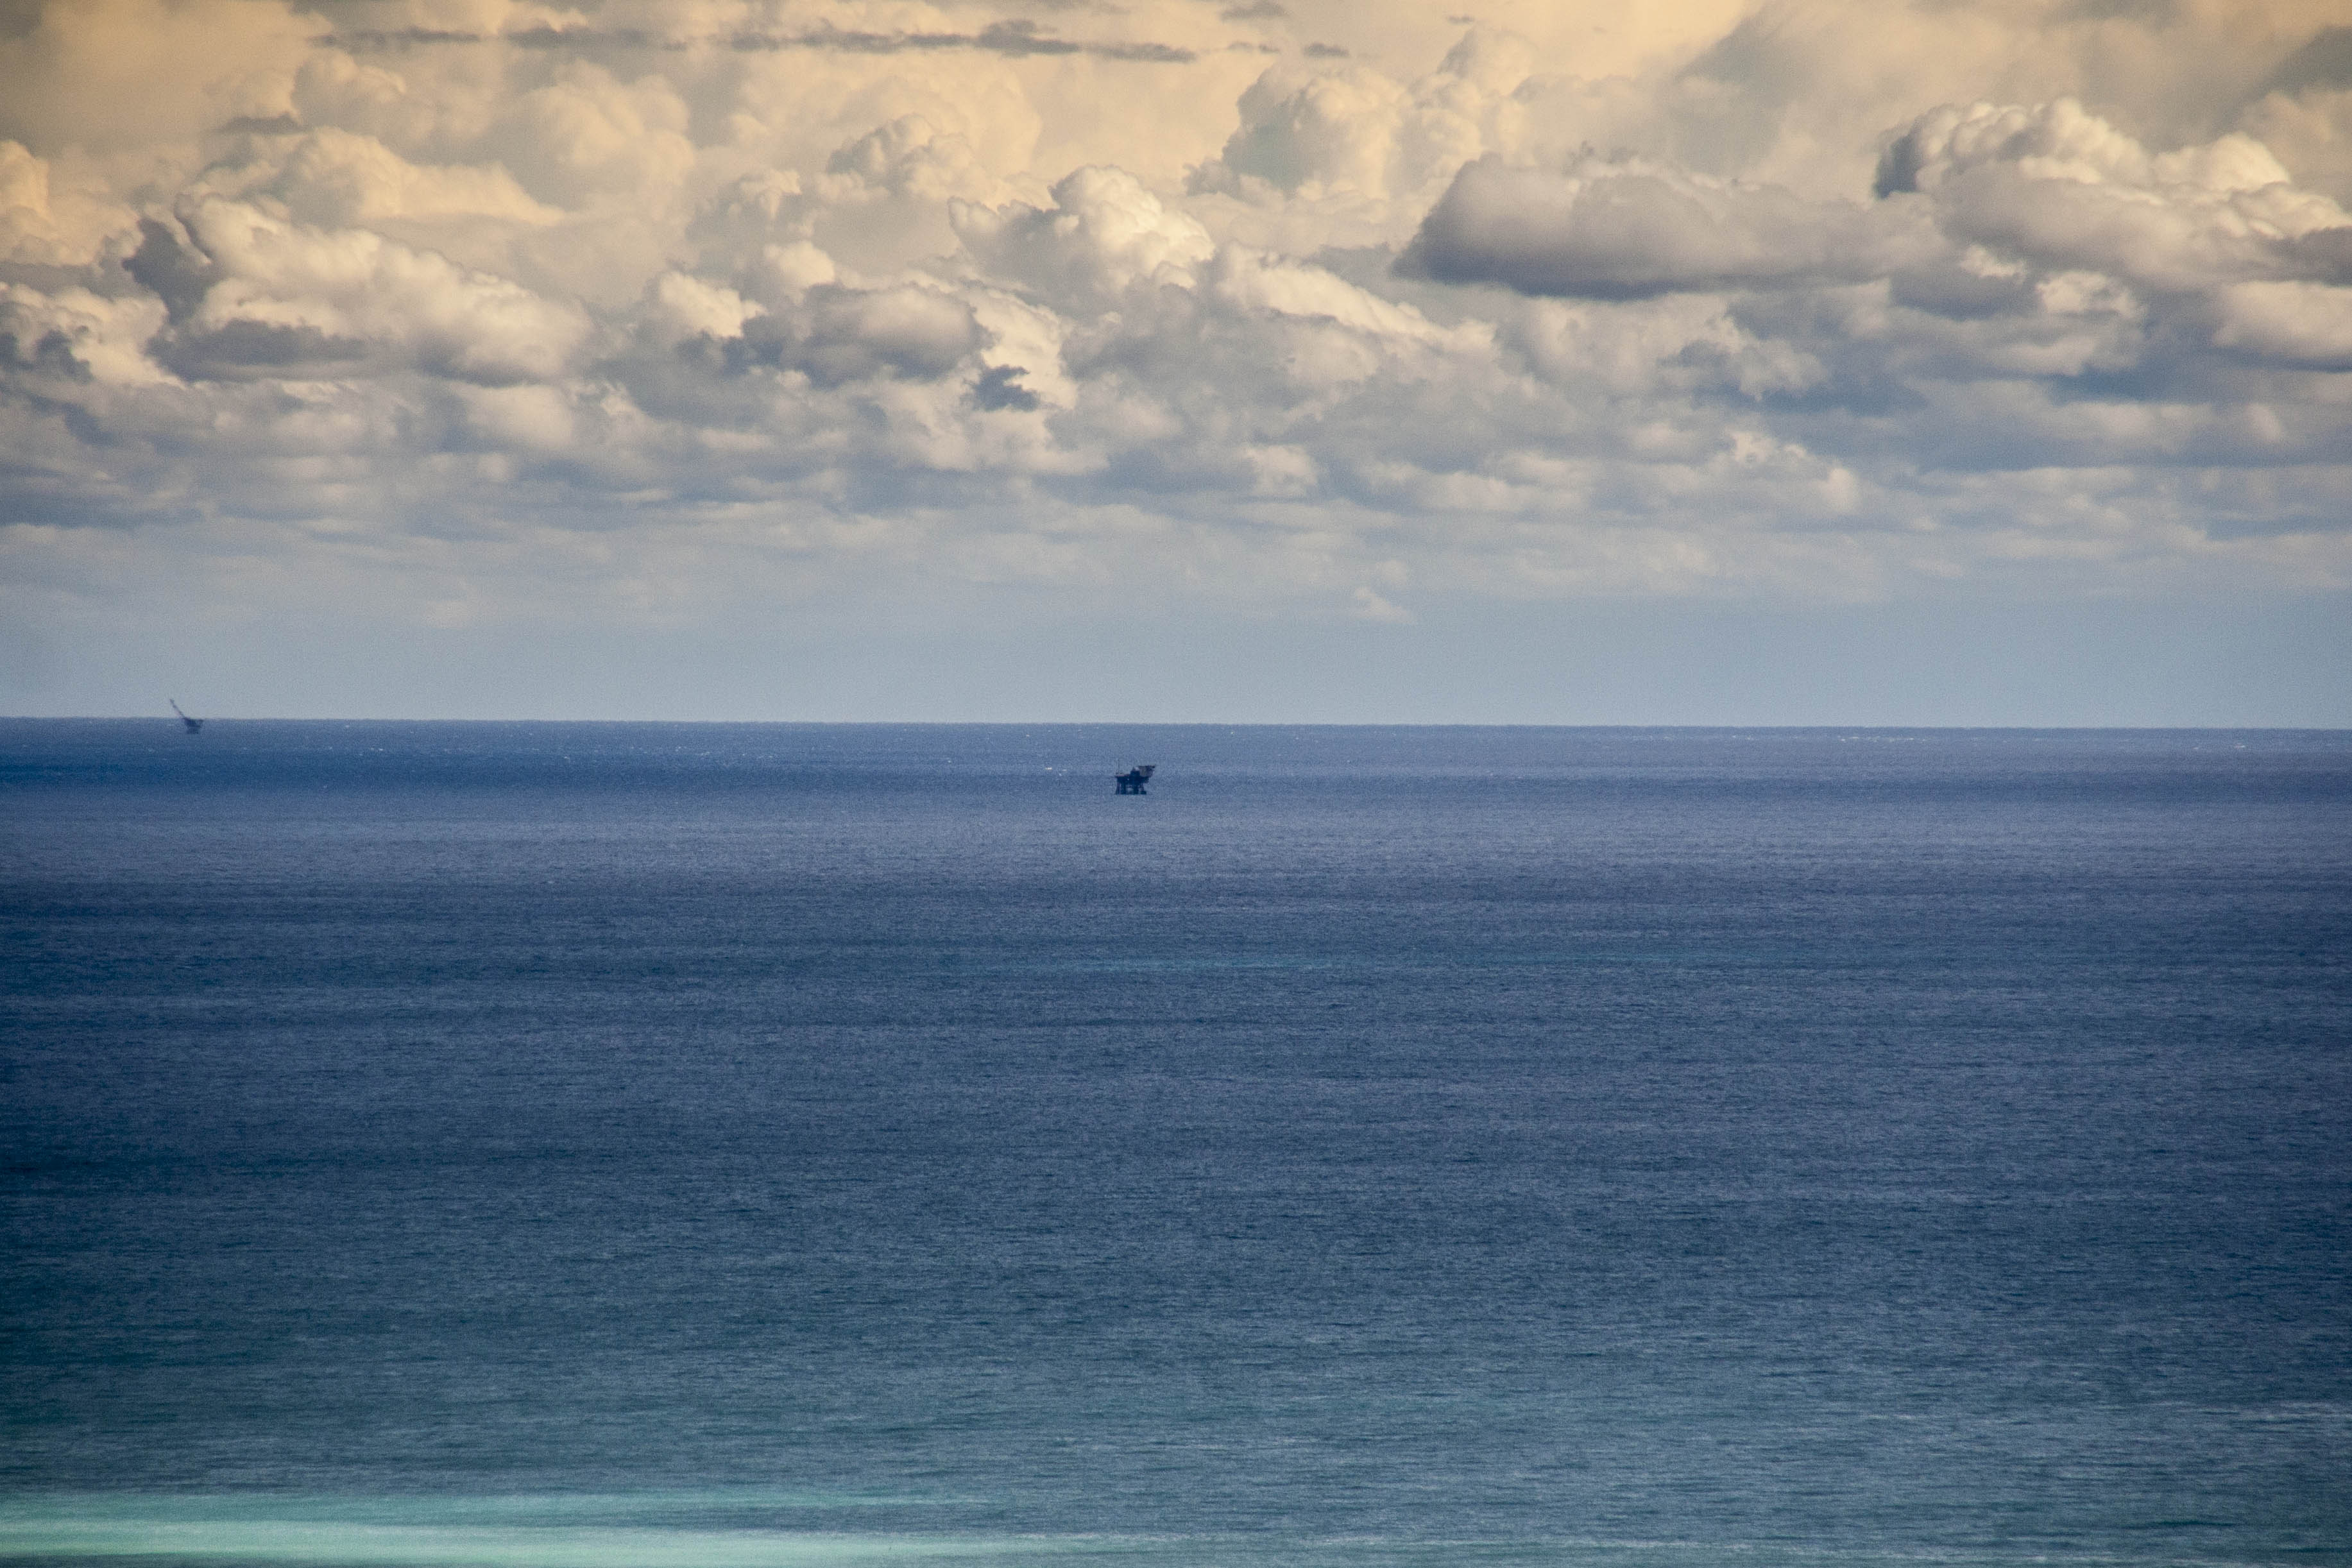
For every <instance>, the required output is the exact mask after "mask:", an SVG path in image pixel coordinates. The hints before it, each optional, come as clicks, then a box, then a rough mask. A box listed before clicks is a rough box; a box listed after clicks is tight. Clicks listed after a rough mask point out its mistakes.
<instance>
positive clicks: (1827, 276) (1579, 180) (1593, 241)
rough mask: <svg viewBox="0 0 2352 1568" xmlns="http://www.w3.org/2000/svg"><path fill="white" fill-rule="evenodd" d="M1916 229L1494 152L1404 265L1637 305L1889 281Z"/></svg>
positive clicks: (1841, 211)
mask: <svg viewBox="0 0 2352 1568" xmlns="http://www.w3.org/2000/svg"><path fill="white" fill-rule="evenodd" d="M1906 228H1907V226H1906V225H1904V224H1903V223H1902V222H1901V221H1900V220H1899V219H1898V220H1895V221H1889V220H1888V219H1887V218H1885V216H1882V215H1881V214H1879V213H1875V212H1873V211H1872V210H1870V209H1867V208H1864V207H1863V206H1861V205H1856V204H1853V203H1842V202H1811V201H1807V200H1805V199H1804V198H1802V197H1801V196H1798V195H1795V194H1794V193H1792V192H1790V191H1787V190H1782V189H1778V188H1776V187H1773V186H1769V185H1748V184H1739V183H1737V182H1732V181H1727V180H1717V179H1710V178H1708V177H1707V176H1706V175H1702V174H1692V173H1690V172H1688V171H1686V170H1682V169H1677V168H1675V167H1673V166H1672V165H1668V164H1660V163H1651V162H1648V161H1645V160H1638V159H1608V158H1601V157H1591V158H1586V159H1583V160H1580V162H1579V163H1577V164H1576V165H1574V166H1572V167H1570V169H1568V170H1565V171H1562V172H1559V173H1553V172H1551V171H1549V170H1542V169H1525V168H1512V167H1510V166H1508V165H1507V164H1506V163H1503V162H1502V161H1501V160H1500V159H1498V158H1495V157H1492V156H1489V157H1486V158H1482V159H1480V160H1479V161H1478V162H1476V163H1472V164H1469V165H1468V166H1466V167H1465V168H1464V169H1463V171H1462V172H1461V174H1458V175H1456V176H1455V177H1454V184H1452V185H1451V186H1450V187H1448V188H1447V190H1446V193H1445V195H1444V198H1443V199H1442V200H1441V201H1440V202H1439V203H1438V204H1437V206H1436V207H1435V209H1434V210H1433V211H1432V212H1431V213H1430V215H1429V216H1428V218H1427V219H1426V220H1424V221H1423V224H1422V226H1421V230H1420V232H1419V233H1418V234H1416V235H1415V236H1414V237H1413V240H1412V245H1411V246H1410V247H1408V248H1407V249H1406V251H1405V253H1404V256H1403V258H1402V261H1403V265H1404V266H1405V267H1406V268H1407V269H1408V270H1410V271H1413V272H1417V273H1419V274H1421V275H1422V276H1425V277H1429V278H1433V279H1437V280H1438V281H1440V282H1445V283H1500V284H1503V285H1504V286H1506V287H1507V288H1512V289H1517V290H1518V291H1519V292H1521V293H1523V294H1556V295H1565V296H1573V297H1581V298H1587V299H1601V300H1638V299H1644V298H1647V297H1650V296H1652V295H1656V294H1667V293H1676V292H1689V291H1693V290H1699V289H1732V288H1799V287H1808V286H1818V285H1822V284H1828V283H1853V282H1859V281H1862V280H1864V279H1869V278H1874V277H1883V276H1885V274H1887V273H1888V272H1890V271H1893V270H1894V269H1895V268H1897V267H1899V266H1901V265H1902V264H1903V263H1904V262H1905V261H1906V260H1907V259H1909V258H1910V257H1911V256H1913V255H1916V254H1917V253H1918V251H1919V250H1920V248H1921V247H1920V245H1919V243H1918V240H1917V237H1916V236H1914V235H1912V234H1910V233H1908V232H1906Z"/></svg>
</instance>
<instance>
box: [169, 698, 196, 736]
mask: <svg viewBox="0 0 2352 1568" xmlns="http://www.w3.org/2000/svg"><path fill="white" fill-rule="evenodd" d="M164 700H165V701H167V702H171V703H172V711H173V712H174V713H180V705H179V703H177V702H175V701H173V700H172V699H170V698H168V697H167V698H165V699H164ZM180 724H181V727H182V728H184V729H185V730H186V731H188V733H189V734H191V735H201V734H203V733H204V732H205V721H203V720H202V719H191V718H189V717H188V716H187V715H186V714H185V713H180Z"/></svg>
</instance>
